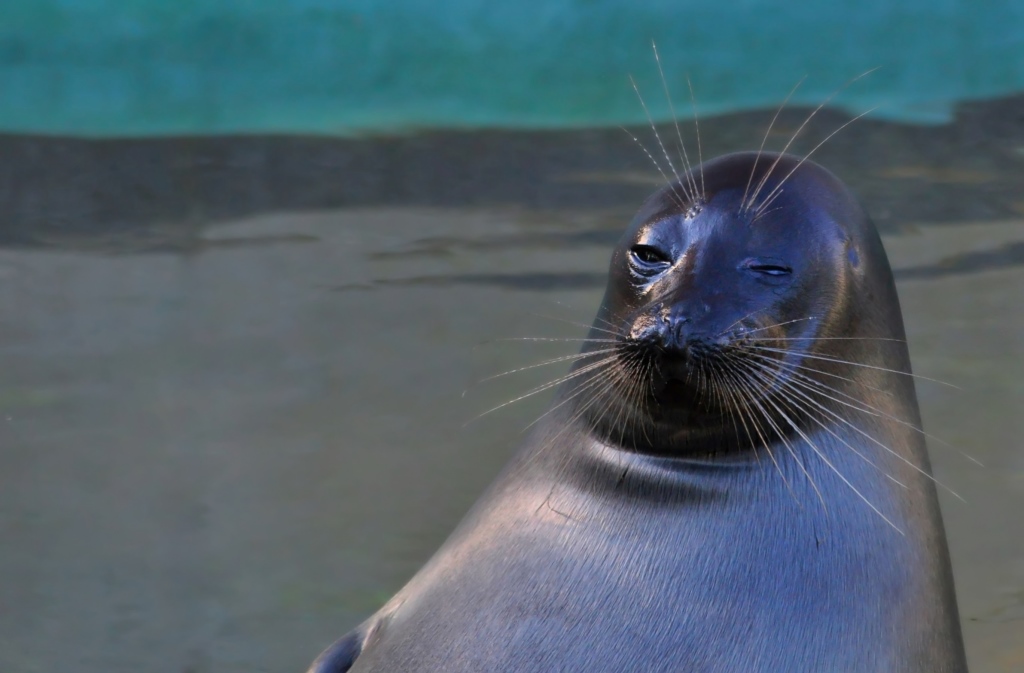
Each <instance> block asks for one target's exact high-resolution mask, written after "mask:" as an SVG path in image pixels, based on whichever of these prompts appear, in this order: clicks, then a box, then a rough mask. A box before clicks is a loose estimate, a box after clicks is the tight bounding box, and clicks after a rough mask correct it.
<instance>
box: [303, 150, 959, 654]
mask: <svg viewBox="0 0 1024 673" xmlns="http://www.w3.org/2000/svg"><path fill="white" fill-rule="evenodd" d="M965 670H966V663H965V658H964V652H963V645H962V639H961V634H960V625H959V620H958V617H957V609H956V601H955V596H954V591H953V579H952V574H951V571H950V564H949V558H948V552H947V549H946V541H945V537H944V533H943V528H942V521H941V517H940V513H939V506H938V502H937V498H936V493H935V484H934V481H933V480H932V478H931V477H930V476H929V465H928V459H927V454H926V450H925V442H924V438H923V436H922V432H921V431H920V419H919V415H918V407H917V400H916V396H915V392H914V384H913V378H912V375H911V374H910V358H909V354H908V351H907V347H906V343H905V336H904V330H903V320H902V317H901V314H900V307H899V301H898V299H897V296H896V289H895V286H894V283H893V278H892V272H891V270H890V268H889V263H888V261H887V259H886V256H885V252H884V250H883V248H882V243H881V240H880V238H879V236H878V233H877V232H876V230H875V228H874V226H873V225H872V224H871V222H870V220H869V219H868V217H867V216H866V215H865V213H864V211H863V210H862V208H861V207H860V205H859V204H858V203H857V201H856V200H855V199H854V198H853V197H852V196H851V194H850V193H849V192H848V190H847V189H846V188H845V187H844V186H843V185H842V183H841V182H840V181H839V180H838V179H837V178H835V177H834V176H833V175H831V174H830V173H829V172H828V171H826V170H825V169H823V168H821V167H820V166H817V165H815V164H813V163H811V162H808V161H804V160H800V159H798V158H796V157H792V156H788V155H775V154H760V153H759V154H756V155H755V154H753V153H747V154H735V155H730V156H726V157H722V158H719V159H717V160H714V161H711V162H708V163H706V164H705V165H703V166H701V167H698V168H697V169H694V170H693V171H691V172H689V173H686V174H685V175H684V176H683V177H682V178H681V179H680V180H679V181H678V182H676V183H673V184H671V185H669V186H667V187H666V188H664V189H662V190H661V191H659V192H658V193H656V194H654V195H653V196H651V197H650V198H649V199H648V200H647V202H646V203H645V204H644V206H643V207H642V209H641V210H640V212H639V213H638V214H637V216H636V218H635V219H634V221H633V223H632V224H631V225H630V227H629V228H628V229H627V231H626V233H625V235H624V236H623V238H622V240H621V242H620V243H619V245H618V247H617V248H616V249H615V251H614V253H613V255H612V260H611V269H610V275H609V281H608V289H607V293H606V295H605V299H604V301H603V304H602V306H601V308H600V311H599V312H598V316H597V318H596V320H595V322H594V326H593V328H592V331H591V333H590V340H589V341H588V342H587V343H586V345H585V347H584V349H583V353H582V354H581V357H580V359H579V360H577V361H576V364H575V365H574V367H573V370H572V371H571V373H570V374H569V375H568V376H567V377H566V379H565V381H564V383H563V384H562V385H561V387H560V389H559V393H558V395H557V396H556V399H555V401H554V402H553V404H552V408H551V410H550V411H549V412H548V413H547V414H546V415H545V416H544V417H543V418H542V419H541V420H540V421H539V422H538V423H537V424H536V425H535V427H534V430H533V432H532V434H531V435H530V436H529V438H528V439H527V441H526V442H525V445H524V446H523V447H522V448H521V450H520V451H519V453H518V454H517V456H516V457H515V458H514V459H513V460H512V462H511V463H510V465H509V466H508V467H507V468H506V469H505V471H504V472H503V474H502V475H501V476H500V477H499V478H498V479H497V480H496V482H495V483H494V484H493V485H492V486H491V487H490V489H489V490H488V491H487V492H486V493H485V494H484V495H483V497H482V498H481V499H480V500H479V502H478V503H477V504H476V506H475V507H474V508H473V510H472V511H471V512H470V514H469V515H468V516H467V518H466V519H465V520H464V521H463V522H462V524H461V525H460V526H459V527H458V529H457V530H456V531H455V532H454V533H453V534H452V536H451V538H450V539H449V540H448V541H447V542H446V543H445V545H444V546H443V547H442V548H441V549H440V550H439V551H438V552H437V554H436V555H435V556H434V557H433V559H432V560H431V561H430V562H429V563H428V564H427V565H426V566H425V567H424V568H423V569H422V570H421V571H420V572H419V573H418V574H417V575H416V576H415V577H414V578H413V579H412V581H410V582H409V584H408V585H406V586H405V587H404V588H403V589H402V590H401V591H399V593H398V594H397V595H396V596H395V597H394V599H392V600H391V601H390V602H389V603H388V604H387V605H386V606H384V607H383V608H382V609H381V610H380V611H379V612H378V613H377V614H375V615H374V616H373V617H371V618H370V619H369V620H368V621H367V622H365V623H364V624H363V625H362V626H361V627H359V628H358V629H357V630H356V631H354V632H353V633H351V634H349V635H348V636H345V637H344V638H342V639H341V640H339V641H338V642H337V643H335V644H334V645H333V646H332V647H331V648H329V649H328V650H327V651H325V652H324V654H322V655H321V656H320V658H319V659H317V661H316V662H315V663H314V664H313V666H312V667H311V668H310V671H311V672H315V673H338V672H340V671H353V672H354V673H355V672H363V673H366V672H370V671H375V672H384V671H386V672H388V673H403V672H413V671H415V672H422V671H449V672H452V673H455V672H466V673H469V672H474V673H479V672H482V671H580V672H583V671H588V672H590V671H643V672H652V671H665V672H673V673H675V672H678V671H687V672H695V671H702V672H705V671H706V672H726V671H729V672H735V673H758V672H764V673H779V672H780V671H786V672H791V671H793V672H795V671H809V672H815V673H818V672H824V671H836V672H842V673H859V672H863V673H869V672H870V673H876V672H895V671H901V672H917V673H954V672H961V671H965Z"/></svg>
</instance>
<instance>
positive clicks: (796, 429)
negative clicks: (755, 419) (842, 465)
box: [765, 397, 905, 535]
mask: <svg viewBox="0 0 1024 673" xmlns="http://www.w3.org/2000/svg"><path fill="white" fill-rule="evenodd" d="M765 401H766V402H768V403H769V404H771V405H772V406H773V407H774V408H775V410H776V411H777V412H778V413H779V415H780V416H782V418H783V419H784V420H785V421H786V423H788V424H789V426H790V427H791V428H793V431H794V432H796V433H797V434H798V435H800V437H801V438H802V439H803V440H804V442H805V443H806V444H807V445H808V446H809V447H810V448H811V450H812V451H814V453H815V454H816V455H817V456H818V458H819V459H820V460H821V462H823V463H825V465H827V466H828V467H829V469H830V470H832V473H833V474H835V475H836V476H837V477H839V479H840V480H841V481H842V482H843V483H844V484H846V486H847V487H848V488H849V489H850V490H851V491H853V492H854V493H855V494H856V495H857V497H859V498H860V499H861V501H863V502H864V504H866V505H867V506H868V507H870V508H871V509H872V511H874V512H875V514H877V515H878V516H880V517H881V518H882V520H883V521H885V522H886V523H887V524H889V525H890V526H892V528H893V529H894V530H896V531H897V532H898V533H899V534H900V535H905V533H904V532H903V531H902V530H901V529H900V527H899V526H897V525H896V524H895V523H893V522H892V521H891V520H890V519H889V517H887V516H885V514H882V511H881V510H880V509H878V507H877V506H876V505H875V504H874V503H872V502H871V501H870V500H869V499H868V498H867V497H866V496H865V495H864V494H863V493H861V492H860V490H859V489H858V488H857V487H856V486H854V485H853V483H851V482H850V480H849V479H847V478H846V477H845V476H843V473H842V472H840V471H839V469H838V468H836V466H835V465H833V464H832V461H830V460H829V459H828V458H827V457H826V456H825V454H824V453H823V452H822V451H821V449H819V448H818V445H817V444H815V443H814V441H813V440H812V439H811V438H810V437H808V436H807V434H806V433H805V432H804V431H803V430H802V429H801V428H800V425H799V424H798V423H796V422H795V421H794V420H793V419H791V418H790V417H789V415H788V414H786V412H785V411H783V410H782V408H781V407H779V405H778V404H776V403H775V402H774V401H773V400H772V398H771V397H766V398H765Z"/></svg>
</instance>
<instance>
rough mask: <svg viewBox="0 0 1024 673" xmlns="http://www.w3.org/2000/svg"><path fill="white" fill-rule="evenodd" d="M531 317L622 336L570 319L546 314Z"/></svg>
mask: <svg viewBox="0 0 1024 673" xmlns="http://www.w3.org/2000/svg"><path fill="white" fill-rule="evenodd" d="M530 315H532V316H534V317H537V318H545V319H547V320H556V321H558V322H564V323H565V324H567V325H574V326H576V327H583V328H585V329H594V330H597V331H598V332H604V333H605V334H611V335H612V336H613V337H618V336H620V334H619V333H618V332H613V331H612V330H610V329H604V328H602V327H596V326H594V325H588V324H586V323H582V322H576V321H575V320H569V319H568V318H563V317H561V316H555V315H546V314H544V313H531V314H530Z"/></svg>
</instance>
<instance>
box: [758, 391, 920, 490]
mask: <svg viewBox="0 0 1024 673" xmlns="http://www.w3.org/2000/svg"><path fill="white" fill-rule="evenodd" d="M752 373H753V374H754V376H757V377H758V378H760V379H761V380H762V381H764V382H765V383H766V384H767V383H770V381H769V380H768V379H767V378H765V377H764V376H763V374H760V373H759V372H756V371H755V372H752ZM790 386H791V382H790V381H785V380H783V381H782V386H781V388H783V389H785V390H786V391H787V392H789V393H793V394H795V395H799V396H800V397H801V398H803V399H805V400H806V401H807V402H810V403H811V404H813V405H814V406H815V407H817V408H818V409H819V410H820V411H825V412H828V411H829V410H828V409H826V408H825V407H823V406H822V405H820V404H818V403H817V402H815V401H814V400H812V399H810V398H809V397H807V396H806V395H804V394H802V393H801V392H800V391H798V390H796V389H794V388H792V387H790ZM788 399H789V402H790V404H793V405H794V406H795V407H797V409H796V410H797V411H800V412H803V414H804V415H805V416H806V417H807V418H809V419H811V420H812V421H814V422H815V423H817V424H818V425H819V426H820V427H821V429H822V430H824V431H825V432H827V433H828V434H830V435H832V437H834V438H835V439H836V440H837V441H838V442H840V443H841V444H843V445H844V446H845V447H846V448H848V449H850V450H851V451H853V453H854V454H856V455H857V456H858V457H860V458H861V459H862V460H863V461H864V462H865V463H867V464H868V465H870V466H871V467H873V468H875V469H876V470H878V471H879V472H880V473H881V474H883V475H885V476H886V477H887V478H888V479H890V480H892V481H893V482H894V483H896V484H899V485H900V486H902V487H903V488H907V485H906V484H904V483H903V482H902V481H900V480H898V479H896V478H895V477H893V476H892V475H891V474H889V473H887V472H886V471H885V470H883V469H882V468H881V467H879V466H878V464H876V463H875V462H874V461H872V460H871V459H870V458H868V457H867V456H865V455H864V454H863V453H862V452H861V451H859V450H857V449H856V448H854V447H853V445H851V444H850V443H849V442H847V441H846V440H845V439H843V438H842V437H840V436H839V435H838V434H837V433H836V432H835V431H834V430H832V429H831V428H829V427H828V425H826V424H825V423H824V422H823V421H822V420H821V419H819V418H817V417H816V416H815V415H814V414H811V413H809V411H808V409H807V408H806V407H804V406H803V405H801V404H799V403H798V402H796V401H795V400H793V399H792V398H791V397H790V398H788ZM790 409H791V410H792V408H790ZM837 420H840V421H842V422H845V423H846V424H847V425H850V426H851V427H853V425H852V424H851V423H849V422H848V421H845V419H837Z"/></svg>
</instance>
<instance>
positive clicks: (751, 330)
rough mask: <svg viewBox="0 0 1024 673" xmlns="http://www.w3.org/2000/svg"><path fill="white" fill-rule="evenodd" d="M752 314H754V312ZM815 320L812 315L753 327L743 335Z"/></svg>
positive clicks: (815, 317)
mask: <svg viewBox="0 0 1024 673" xmlns="http://www.w3.org/2000/svg"><path fill="white" fill-rule="evenodd" d="M754 313H756V311H755V312H754ZM751 315H753V313H751ZM817 319H818V318H817V316H813V315H812V316H808V317H806V318H795V319H793V320H786V321H784V322H777V323H775V324H773V325H765V326H764V327H755V328H754V329H748V330H745V331H744V334H756V333H758V332H763V331H765V330H766V329H773V328H775V327H782V326H783V325H792V324H793V323H795V322H806V321H808V320H817ZM736 322H739V321H738V320H737V321H736ZM733 324H734V325H735V324H736V323H733ZM730 327H731V325H730ZM725 331H728V328H726V330H725ZM723 333H724V332H723ZM759 338H760V337H759Z"/></svg>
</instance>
